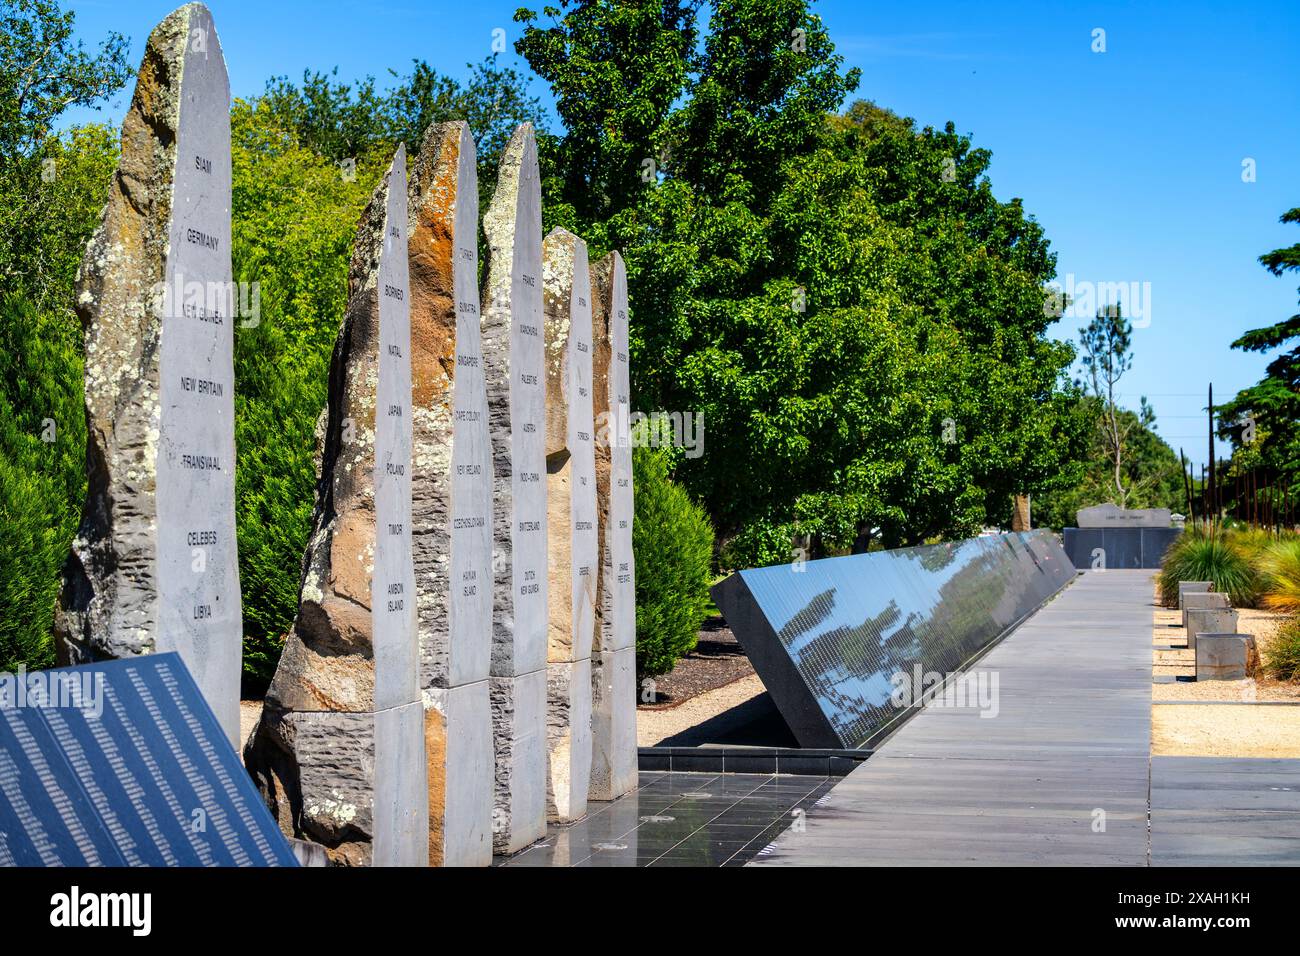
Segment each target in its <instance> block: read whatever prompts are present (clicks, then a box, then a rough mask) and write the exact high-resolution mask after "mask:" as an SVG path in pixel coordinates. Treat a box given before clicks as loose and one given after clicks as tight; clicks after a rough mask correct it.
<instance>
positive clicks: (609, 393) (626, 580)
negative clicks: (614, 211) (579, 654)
mask: <svg viewBox="0 0 1300 956" xmlns="http://www.w3.org/2000/svg"><path fill="white" fill-rule="evenodd" d="M591 296H592V301H593V303H595V305H594V308H593V312H592V326H593V331H592V336H593V340H594V353H593V359H594V360H593V369H594V372H593V379H594V382H595V388H594V390H593V391H594V394H593V398H594V401H595V406H594V408H595V419H596V436H597V439H596V507H597V510H598V511H599V515H600V575H599V578H598V579H597V587H596V635H595V646H594V647H593V648H592V653H591V690H592V717H591V735H592V757H591V798H592V799H593V800H612V799H614V798H615V797H618V796H621V795H622V794H625V793H628V792H629V791H631V790H632V789H633V788H635V787H636V775H637V755H636V578H635V569H634V568H633V566H632V442H631V436H630V435H629V433H628V422H629V417H630V416H629V406H630V403H629V393H630V376H629V374H628V368H629V366H628V336H627V271H626V269H625V268H624V266H623V257H622V256H621V255H619V254H618V253H617V252H611V253H610V254H609V255H608V256H606V257H605V258H604V259H602V260H601V261H600V262H599V263H598V264H597V266H596V268H595V269H593V270H592V277H591Z"/></svg>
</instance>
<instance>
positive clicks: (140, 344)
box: [55, 3, 243, 744]
mask: <svg viewBox="0 0 1300 956" xmlns="http://www.w3.org/2000/svg"><path fill="white" fill-rule="evenodd" d="M230 163H231V160H230V85H229V82H228V80H227V77H226V67H225V60H224V58H223V56H222V51H221V44H220V42H219V41H218V39H217V32H216V28H215V27H214V25H213V22H212V16H211V14H210V13H209V12H208V10H207V8H205V7H204V6H203V5H201V4H197V3H192V4H189V5H187V6H184V7H181V8H180V9H179V10H176V11H175V12H174V13H172V14H171V15H170V16H168V17H167V18H166V19H165V20H163V21H162V23H160V24H159V25H158V26H157V27H156V28H155V29H154V31H153V32H152V33H151V34H150V35H149V40H148V42H147V44H146V49H145V54H144V57H143V59H142V61H141V64H140V70H139V74H138V79H137V81H136V88H135V94H134V96H133V97H132V100H131V107H130V110H129V111H128V113H127V115H126V119H125V120H124V121H123V124H122V155H121V160H120V162H119V164H118V168H117V171H116V172H115V173H114V176H113V179H112V183H111V186H110V188H109V196H108V204H107V206H106V207H105V209H104V213H103V217H102V219H101V221H100V224H99V227H98V229H97V230H96V231H95V234H94V236H93V238H92V239H91V241H90V243H89V244H88V246H87V249H86V255H85V259H84V261H83V263H82V268H81V274H80V279H79V290H78V297H77V311H78V313H79V314H80V316H81V319H82V323H83V325H84V328H85V345H86V348H85V354H86V371H85V405H86V424H87V429H86V431H87V449H86V461H87V471H88V487H87V493H86V504H85V508H84V510H83V512H82V519H81V526H80V528H79V529H78V532H77V537H76V539H75V540H74V541H73V544H72V552H71V554H70V556H69V558H68V561H67V563H66V565H65V567H64V571H63V584H62V589H61V592H60V595H59V606H58V609H57V611H56V615H55V633H56V647H57V652H58V657H59V660H60V662H61V663H72V664H78V663H84V662H87V661H94V660H100V659H103V658H119V657H122V658H125V657H135V656H137V655H141V654H150V653H156V652H166V651H175V652H177V653H178V654H179V655H180V657H181V659H182V660H183V661H184V663H185V666H186V667H187V668H188V669H189V671H190V673H191V674H193V676H194V679H195V681H196V682H197V683H198V686H199V687H200V689H201V690H202V692H203V695H204V697H205V698H206V699H207V701H208V704H209V705H210V706H211V707H212V709H213V711H214V712H215V713H216V715H217V719H218V720H219V721H220V723H221V727H222V729H223V731H224V732H225V734H226V736H227V737H228V738H229V740H230V741H231V743H232V744H234V743H236V742H237V737H238V733H239V680H240V661H241V644H242V640H243V628H242V615H241V610H240V596H239V568H238V560H237V555H236V545H235V510H234V482H235V442H234V373H233V360H232V354H233V312H234V308H233V294H232V284H231V266H230Z"/></svg>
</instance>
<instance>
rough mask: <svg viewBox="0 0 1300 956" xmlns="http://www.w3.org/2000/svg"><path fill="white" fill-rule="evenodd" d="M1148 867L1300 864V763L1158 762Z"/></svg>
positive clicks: (1154, 771)
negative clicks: (1149, 865) (1149, 864)
mask: <svg viewBox="0 0 1300 956" xmlns="http://www.w3.org/2000/svg"><path fill="white" fill-rule="evenodd" d="M1151 863H1152V865H1154V866H1297V865H1300V760H1280V759H1263V758H1241V757H1237V758H1223V757H1153V758H1152V759H1151Z"/></svg>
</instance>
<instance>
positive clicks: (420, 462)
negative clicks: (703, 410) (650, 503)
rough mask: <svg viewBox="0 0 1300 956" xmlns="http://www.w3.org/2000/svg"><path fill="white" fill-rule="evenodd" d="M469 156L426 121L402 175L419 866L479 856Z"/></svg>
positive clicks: (481, 641)
mask: <svg viewBox="0 0 1300 956" xmlns="http://www.w3.org/2000/svg"><path fill="white" fill-rule="evenodd" d="M475 162H476V157H475V150H474V140H473V139H472V138H471V137H470V133H469V127H468V126H467V125H466V124H465V123H463V122H456V123H440V124H437V125H435V126H432V127H430V128H429V131H428V132H427V133H426V134H425V137H424V143H423V144H422V145H421V148H420V155H419V156H418V157H417V158H416V161H415V163H414V164H413V166H412V169H411V182H410V186H409V204H410V268H411V350H412V351H411V377H412V393H413V401H414V410H413V413H414V427H413V433H414V448H413V452H412V468H413V474H412V477H411V482H412V498H413V502H412V515H411V524H412V528H411V541H412V548H413V553H414V560H415V575H416V590H417V592H418V597H419V620H418V627H419V637H420V688H421V691H422V693H423V697H424V737H425V749H426V756H427V759H428V788H429V863H430V865H432V866H488V865H489V864H491V862H492V792H493V789H492V780H493V761H492V710H491V706H490V702H489V693H488V662H489V659H490V657H491V652H492V449H491V444H490V441H491V439H490V437H489V435H488V409H487V392H486V391H485V387H484V382H483V357H482V349H481V348H480V344H479V339H480V335H481V332H480V328H479V294H478V176H477V173H476V166H475Z"/></svg>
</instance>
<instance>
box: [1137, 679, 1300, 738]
mask: <svg viewBox="0 0 1300 956" xmlns="http://www.w3.org/2000/svg"><path fill="white" fill-rule="evenodd" d="M1232 683H1241V682H1238V681H1233V682H1232ZM1191 686H1195V685H1191ZM1151 753H1152V754H1154V755H1159V756H1167V757H1300V707H1277V706H1274V707H1270V706H1262V707H1251V706H1248V705H1247V706H1242V705H1237V706H1233V705H1231V704H1224V705H1222V706H1215V705H1214V704H1205V705H1203V706H1194V705H1179V704H1165V705H1164V706H1161V705H1160V704H1158V703H1157V704H1155V705H1154V706H1153V707H1152V708H1151Z"/></svg>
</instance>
